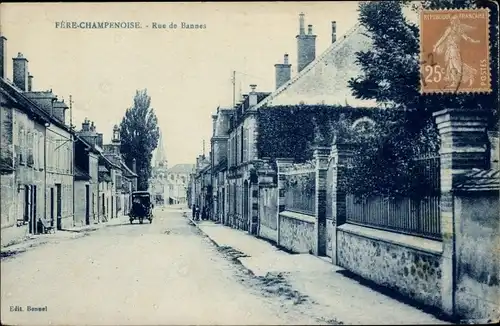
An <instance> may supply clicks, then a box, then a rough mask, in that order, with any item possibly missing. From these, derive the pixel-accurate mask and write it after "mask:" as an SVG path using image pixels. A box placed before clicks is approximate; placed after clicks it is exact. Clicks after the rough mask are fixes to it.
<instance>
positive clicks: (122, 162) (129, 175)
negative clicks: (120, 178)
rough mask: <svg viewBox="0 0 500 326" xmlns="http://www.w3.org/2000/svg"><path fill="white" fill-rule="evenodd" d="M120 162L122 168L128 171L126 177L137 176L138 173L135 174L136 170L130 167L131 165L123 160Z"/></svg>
mask: <svg viewBox="0 0 500 326" xmlns="http://www.w3.org/2000/svg"><path fill="white" fill-rule="evenodd" d="M120 163H121V165H122V169H123V170H124V171H125V172H126V174H125V176H126V177H137V174H135V173H134V171H132V170H131V169H129V167H128V166H127V164H125V162H124V161H123V160H122V161H120Z"/></svg>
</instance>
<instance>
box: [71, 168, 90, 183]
mask: <svg viewBox="0 0 500 326" xmlns="http://www.w3.org/2000/svg"><path fill="white" fill-rule="evenodd" d="M74 178H75V180H84V181H88V180H90V179H92V178H91V177H90V175H89V174H88V173H87V172H85V171H83V170H82V169H81V168H79V167H78V166H75V173H74Z"/></svg>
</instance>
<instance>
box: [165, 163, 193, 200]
mask: <svg viewBox="0 0 500 326" xmlns="http://www.w3.org/2000/svg"><path fill="white" fill-rule="evenodd" d="M193 170H194V165H193V164H176V165H174V166H173V167H171V168H169V169H168V170H167V178H166V179H167V180H166V181H167V183H166V184H167V187H168V204H186V203H187V186H188V181H189V174H190V173H191V172H192V171H193Z"/></svg>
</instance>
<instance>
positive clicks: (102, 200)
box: [101, 194, 106, 216]
mask: <svg viewBox="0 0 500 326" xmlns="http://www.w3.org/2000/svg"><path fill="white" fill-rule="evenodd" d="M101 197H102V199H101V206H102V207H101V214H102V216H105V215H106V202H105V200H104V194H102V196H101Z"/></svg>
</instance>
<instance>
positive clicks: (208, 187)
mask: <svg viewBox="0 0 500 326" xmlns="http://www.w3.org/2000/svg"><path fill="white" fill-rule="evenodd" d="M193 184H194V189H193V190H194V191H193V193H192V196H193V203H194V204H195V205H196V206H198V207H199V209H200V213H201V212H202V211H203V210H204V211H205V212H208V213H211V212H212V175H211V165H210V160H209V159H207V158H206V156H205V155H199V156H198V157H197V158H196V168H195V172H194V174H193Z"/></svg>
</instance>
